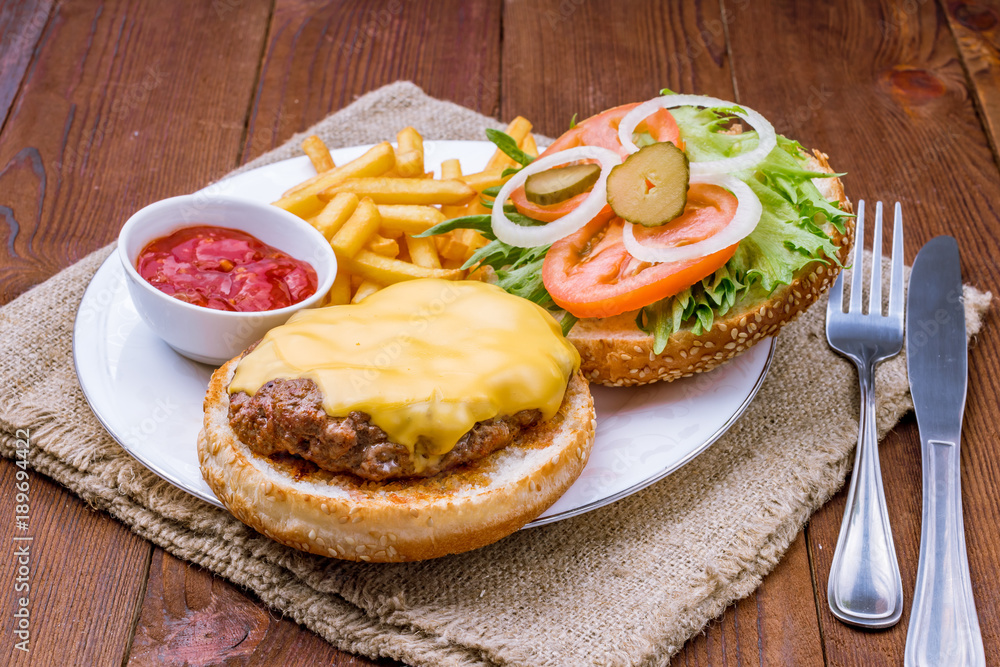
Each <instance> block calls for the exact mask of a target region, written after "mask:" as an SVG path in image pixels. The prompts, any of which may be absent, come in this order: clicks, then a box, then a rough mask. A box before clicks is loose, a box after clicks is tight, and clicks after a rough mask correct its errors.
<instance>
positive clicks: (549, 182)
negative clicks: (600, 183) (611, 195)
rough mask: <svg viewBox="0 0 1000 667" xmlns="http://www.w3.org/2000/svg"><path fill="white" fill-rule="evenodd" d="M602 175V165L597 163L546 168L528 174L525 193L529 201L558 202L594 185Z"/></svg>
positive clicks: (536, 202)
mask: <svg viewBox="0 0 1000 667" xmlns="http://www.w3.org/2000/svg"><path fill="white" fill-rule="evenodd" d="M600 175H601V167H600V165H596V164H574V165H570V166H569V167H555V168H554V169H546V170H545V171H540V172H538V173H537V174H532V175H531V176H528V178H527V180H526V181H525V182H524V194H525V196H526V197H527V198H528V201H530V202H531V203H533V204H538V205H539V206H548V205H550V204H558V203H559V202H564V201H566V200H567V199H570V198H571V197H575V196H577V195H578V194H580V193H581V192H586V191H587V190H589V189H590V188H592V187H594V183H596V182H597V179H598V178H599V177H600Z"/></svg>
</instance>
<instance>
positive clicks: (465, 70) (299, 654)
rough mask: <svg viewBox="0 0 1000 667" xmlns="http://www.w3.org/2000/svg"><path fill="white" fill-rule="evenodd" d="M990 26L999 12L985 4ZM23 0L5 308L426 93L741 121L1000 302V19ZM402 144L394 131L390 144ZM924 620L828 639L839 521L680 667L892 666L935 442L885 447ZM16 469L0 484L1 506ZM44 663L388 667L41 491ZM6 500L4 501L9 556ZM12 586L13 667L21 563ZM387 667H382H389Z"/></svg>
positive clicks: (974, 417) (542, 124)
mask: <svg viewBox="0 0 1000 667" xmlns="http://www.w3.org/2000/svg"><path fill="white" fill-rule="evenodd" d="M990 4H992V6H989V5H990ZM613 7H614V8H612V3H610V2H608V3H606V4H603V5H602V4H601V3H597V2H592V1H589V0H546V1H545V2H537V3H535V2H527V1H521V2H515V1H509V2H503V1H501V0H477V1H475V2H463V1H460V0H447V1H432V0H387V1H384V2H373V3H362V2H346V1H334V2H330V3H327V4H321V3H308V2H299V1H296V0H273V1H272V2H267V1H260V2H258V1H255V0H213V1H212V2H199V1H197V0H189V1H187V2H156V3H153V2H149V3H147V2H132V3H128V2H103V3H102V2H87V1H84V0H66V1H64V2H52V1H51V0H48V1H41V0H39V1H38V2H31V1H22V2H11V1H5V2H4V3H3V4H2V5H0V35H2V40H0V44H2V46H0V221H2V223H0V235H2V236H0V238H2V240H3V242H2V243H0V276H2V283H0V284H2V286H0V302H7V301H9V300H10V299H12V298H14V297H15V296H17V295H18V294H20V293H22V292H24V291H25V290H27V289H28V288H30V287H31V286H32V285H35V284H37V283H39V282H41V281H43V280H45V279H46V278H48V277H49V276H51V275H53V274H54V273H56V272H57V271H59V270H60V269H62V268H64V267H66V266H69V265H70V264H72V263H74V262H75V261H77V260H78V259H80V258H81V257H83V256H84V255H86V254H87V253H89V252H90V251H92V250H94V249H96V248H99V247H101V246H103V245H105V244H107V243H109V242H110V241H112V240H113V239H114V238H115V236H116V235H117V233H118V229H119V227H120V226H121V224H122V223H123V222H124V221H125V219H126V218H127V217H128V215H129V214H130V213H131V212H133V211H135V210H136V209H138V208H140V207H142V206H144V205H145V204H148V203H150V202H152V201H155V200H157V199H160V198H163V197H168V196H171V195H176V194H181V193H186V192H191V191H193V190H196V189H198V188H199V187H201V186H203V185H204V184H205V183H207V182H209V181H212V180H214V179H216V178H218V177H220V176H221V175H223V174H225V173H226V172H228V171H229V170H231V169H233V168H234V167H236V166H238V165H240V164H242V163H244V162H246V161H247V160H249V159H251V158H253V157H255V156H257V155H260V154H261V153H263V152H265V151H267V150H269V149H271V148H273V147H275V146H277V145H279V144H280V143H281V142H283V141H284V140H285V139H286V138H288V137H289V136H290V135H291V134H292V133H293V132H296V131H299V130H302V129H304V128H306V127H307V126H309V125H310V124H312V123H313V122H315V121H317V120H319V119H321V118H323V117H324V116H325V115H326V114H328V113H330V112H331V111H334V110H336V109H339V108H341V107H343V106H345V105H346V104H348V103H349V102H351V101H352V100H353V99H354V98H355V97H356V96H357V95H360V94H362V93H365V92H367V91H369V90H372V89H374V88H376V87H378V86H381V85H383V84H385V83H389V82H392V81H395V80H397V79H410V80H412V81H414V82H416V83H417V84H418V85H420V86H422V87H423V88H424V90H426V91H427V92H428V93H430V94H431V95H434V96H437V97H441V98H445V99H449V100H453V101H455V102H458V103H459V104H463V105H465V106H468V107H471V108H473V109H476V110H478V111H481V112H483V113H486V114H491V115H493V116H498V117H500V118H502V119H504V120H507V119H510V118H511V117H513V116H515V115H517V114H522V115H524V116H526V117H528V118H529V119H531V120H532V121H533V122H534V123H535V127H536V129H537V131H539V132H541V133H544V134H549V135H558V134H559V133H561V132H562V131H563V130H564V129H565V128H566V127H567V125H568V123H569V120H570V118H571V116H572V115H573V114H578V115H579V117H581V118H583V117H586V116H588V115H590V114H592V113H594V112H597V111H600V110H602V109H605V108H607V107H610V106H614V105H617V104H621V103H625V102H631V101H637V100H643V99H646V98H649V97H651V96H653V95H655V94H656V92H657V91H658V90H659V89H660V88H661V87H663V86H667V87H670V88H672V89H674V90H678V91H683V92H695V93H702V94H708V95H714V96H718V97H722V98H727V99H736V100H739V101H740V102H743V103H745V104H747V105H749V106H751V107H753V108H755V109H757V110H759V111H760V112H762V113H763V114H764V115H766V116H767V117H769V118H770V119H771V120H772V121H773V122H774V124H775V126H776V128H777V129H778V130H779V131H780V132H783V133H786V134H788V135H790V136H793V137H795V138H796V139H798V140H800V141H801V142H802V143H804V144H805V145H807V146H818V147H821V148H822V149H823V150H825V151H827V152H828V153H829V154H830V156H831V161H832V162H833V164H834V166H835V167H836V168H837V169H840V170H844V171H847V172H848V173H849V176H848V177H847V179H846V184H847V190H848V194H849V195H850V196H851V197H852V198H853V199H859V198H867V199H870V200H875V199H883V200H885V201H889V202H891V201H895V200H899V201H901V202H903V206H904V210H905V212H906V224H907V238H906V252H907V257H908V258H909V259H910V261H912V258H913V257H914V256H915V254H916V251H917V249H918V248H919V247H920V246H921V244H923V243H924V242H926V241H927V240H928V239H930V238H931V237H932V236H935V235H937V234H942V233H948V234H953V235H955V236H956V237H958V240H959V244H960V246H961V249H962V258H963V271H964V275H965V277H966V279H967V280H969V281H971V282H973V283H974V284H976V285H978V286H979V287H981V288H985V289H991V290H993V292H994V293H997V292H998V290H997V287H998V286H1000V269H998V262H997V258H1000V242H998V236H1000V224H998V221H997V209H998V205H1000V178H998V170H997V145H998V144H997V136H998V131H1000V70H998V69H997V68H998V67H1000V61H998V52H997V51H998V40H1000V28H998V20H1000V4H997V3H996V2H994V3H982V4H977V3H971V2H950V3H945V2H937V3H936V2H935V0H900V1H897V2H889V1H883V2H881V3H879V2H869V1H868V0H853V1H845V2H842V3H839V4H838V5H837V6H836V7H835V6H832V5H831V6H827V5H826V4H825V3H814V2H810V1H808V0H801V1H798V2H796V1H793V0H786V1H782V2H779V1H777V0H775V1H762V0H753V1H750V0H721V2H717V1H715V0H712V1H711V2H701V3H699V2H687V3H684V4H683V5H681V6H675V3H669V6H668V3H654V2H637V1H631V0H630V1H627V2H626V1H621V0H619V1H617V2H615V3H613ZM395 129H398V128H386V131H387V132H389V131H393V132H394V131H395ZM995 319H996V318H995V317H994V316H992V315H990V316H989V317H988V322H987V327H986V331H985V333H984V334H983V335H982V336H980V338H979V340H978V341H977V343H976V344H975V345H973V348H972V350H971V363H970V378H969V379H970V387H969V405H968V410H967V412H966V427H965V446H964V447H963V452H962V454H963V459H962V462H963V470H962V474H963V491H964V502H965V512H966V527H967V531H968V532H967V540H968V550H969V555H970V561H971V569H972V580H973V582H974V586H975V595H976V600H977V603H978V608H979V618H980V622H981V623H982V630H983V636H984V641H985V644H986V650H987V654H988V656H990V657H989V658H988V662H990V663H997V662H1000V613H998V612H1000V608H998V607H1000V587H998V586H997V579H996V573H997V571H998V570H1000V539H998V530H997V526H998V525H1000V502H998V500H997V498H998V495H1000V464H998V463H997V459H996V457H995V456H994V455H993V448H994V447H995V446H996V441H997V423H1000V380H998V378H1000V363H998V359H1000V357H998V356H997V355H996V354H995V352H994V350H995V349H996V348H997V347H998V346H1000V327H998V326H997V325H998V323H997V322H996V321H995ZM882 465H883V475H884V477H885V482H886V488H887V495H888V504H889V513H890V516H891V518H892V524H893V531H894V534H895V538H896V546H897V549H898V554H899V560H900V566H901V570H902V574H903V586H904V590H905V591H906V596H907V607H906V610H905V612H906V613H904V616H903V619H902V621H901V622H900V623H899V625H897V626H896V627H895V628H893V629H891V630H887V631H883V632H860V631H857V630H853V629H850V628H848V627H846V626H844V625H842V624H840V623H839V622H837V621H836V620H835V619H834V618H833V616H832V615H831V614H830V612H829V610H828V608H827V603H826V582H827V577H828V573H829V568H830V561H831V557H832V555H833V546H834V544H835V543H836V539H837V533H838V529H839V526H840V520H841V516H842V513H843V510H844V496H845V494H844V493H843V492H842V493H840V494H838V495H837V496H835V497H834V498H833V499H832V500H831V501H830V502H829V503H827V504H826V506H825V507H823V509H821V510H820V511H819V512H818V513H817V514H816V515H815V517H814V518H813V519H812V521H811V522H810V524H809V526H808V527H807V528H806V530H805V531H804V533H802V534H800V535H799V536H798V538H797V539H796V540H795V542H794V543H793V544H792V547H791V548H790V549H789V551H788V553H787V554H786V555H785V557H784V558H783V560H782V561H781V562H780V563H779V564H778V566H777V567H776V568H775V570H774V572H773V573H772V574H771V575H770V576H768V577H767V578H766V579H765V581H764V583H763V585H762V586H761V587H760V588H759V589H758V590H757V591H756V592H755V593H754V594H753V595H751V596H750V597H748V598H746V599H745V600H742V601H740V602H738V603H737V604H735V605H733V606H732V607H730V608H729V609H728V610H726V612H725V614H723V616H721V617H720V618H719V619H718V620H716V621H713V622H712V623H711V624H710V625H709V626H708V628H707V629H706V631H705V633H704V634H702V635H699V636H698V637H696V638H695V639H693V640H692V641H690V642H689V643H688V644H687V646H685V647H684V650H683V651H682V652H681V653H680V654H679V655H678V656H677V658H676V659H675V664H683V665H705V664H712V665H733V664H737V665H743V664H755V665H756V664H796V665H817V664H824V663H826V664H831V665H847V664H858V665H871V664H901V663H902V656H903V646H904V638H905V632H906V625H907V621H908V612H909V601H910V599H911V598H912V590H913V585H914V578H915V574H916V566H917V553H918V549H919V534H920V493H921V490H920V474H921V469H920V460H919V443H918V438H917V429H916V425H915V423H914V421H913V419H912V417H910V418H907V419H905V420H904V422H903V423H902V424H901V425H900V426H899V427H898V428H896V429H895V430H894V431H893V432H892V433H891V434H890V435H889V437H888V438H887V439H886V440H885V442H884V444H883V446H882ZM14 470H15V469H14V467H13V466H12V464H11V463H10V462H7V461H3V462H2V463H0V477H2V486H0V488H2V489H5V491H4V497H5V498H7V497H11V496H12V491H11V489H12V488H13V486H12V485H13V474H14ZM31 489H32V494H33V497H32V508H33V515H34V516H33V521H34V524H33V530H34V532H35V546H36V550H37V560H36V561H35V563H34V565H35V570H34V573H33V581H32V584H33V591H32V593H33V595H32V607H31V613H32V618H33V625H32V630H33V633H34V640H33V642H32V645H31V649H32V650H31V653H30V656H29V660H27V661H30V662H34V663H36V664H45V665H48V664H59V663H67V662H68V663H71V664H101V665H104V664H119V663H125V662H128V663H130V664H131V663H135V664H181V663H188V664H210V663H211V664H217V663H220V662H225V663H227V664H230V663H231V664H292V663H296V664H312V663H321V662H325V663H333V664H337V665H368V664H375V663H370V662H369V661H367V660H365V659H363V658H357V657H353V656H350V655H348V654H345V653H341V652H338V651H336V650H334V649H333V648H332V647H330V646H329V645H328V644H327V643H326V642H325V641H323V640H322V639H320V638H319V637H318V636H316V635H314V634H312V633H311V632H309V631H308V630H305V629H302V628H300V627H299V626H297V625H296V624H294V623H292V622H290V621H288V620H282V619H279V618H277V616H276V614H275V613H274V612H271V611H269V610H268V609H266V608H265V607H263V606H262V605H261V604H260V602H258V601H257V600H255V599H253V598H252V597H248V596H247V595H245V594H244V593H242V592H241V591H239V590H237V589H236V588H234V587H233V586H231V585H229V584H228V583H226V582H225V581H223V580H221V579H219V578H216V577H214V576H212V575H211V574H209V573H207V572H205V571H202V570H200V569H198V568H197V567H193V566H190V565H188V564H186V563H184V562H181V561H178V560H176V559H174V558H173V557H171V556H169V555H167V554H165V553H164V552H163V551H161V550H160V549H159V548H156V547H154V546H152V545H151V544H149V543H147V542H145V541H144V540H142V539H140V538H139V537H137V536H135V535H134V534H132V533H131V532H129V531H128V530H127V529H125V528H123V527H122V526H121V525H120V524H119V523H118V522H116V521H115V520H113V519H111V518H109V517H108V516H107V515H105V514H103V513H97V512H94V511H92V510H90V509H89V508H88V507H87V506H86V505H85V504H84V503H82V502H81V501H80V500H78V499H77V498H76V497H75V496H74V495H73V494H71V493H69V492H68V491H66V490H64V489H63V488H61V487H59V486H57V485H55V484H53V483H51V482H48V481H47V480H45V479H43V478H40V477H34V478H33V480H32V487H31ZM13 508H14V503H13V502H3V503H0V526H2V528H0V531H3V534H4V535H6V537H4V538H3V539H4V542H5V543H6V544H11V542H10V537H9V536H10V531H11V530H12V527H13V516H12V515H13V511H14V510H13ZM5 549H7V551H6V552H5V553H7V555H6V556H5V557H4V558H3V565H2V566H0V582H2V583H3V587H2V589H0V597H2V599H3V603H2V606H0V609H3V610H4V611H3V618H4V621H3V636H4V637H5V638H6V645H5V646H4V647H3V649H2V655H3V656H7V655H13V658H14V663H15V664H25V663H26V662H27V661H26V659H25V657H24V655H23V654H21V652H20V651H14V650H13V649H12V645H13V643H14V639H13V638H12V635H11V625H12V624H11V617H10V616H9V614H10V613H12V610H13V608H14V597H15V594H14V592H13V584H12V579H13V570H14V565H13V559H12V558H11V557H10V555H9V554H10V548H9V547H5ZM378 664H391V663H386V662H383V663H378Z"/></svg>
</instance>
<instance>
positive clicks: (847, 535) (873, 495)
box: [827, 361, 903, 628]
mask: <svg viewBox="0 0 1000 667" xmlns="http://www.w3.org/2000/svg"><path fill="white" fill-rule="evenodd" d="M858 378H859V381H860V383H861V418H860V425H859V426H860V428H859V430H858V446H857V452H856V453H855V458H854V472H853V474H852V475H851V488H850V491H849V492H848V494H847V508H846V509H845V511H844V520H843V522H842V523H841V525H840V537H839V538H838V539H837V548H836V550H835V552H834V555H833V565H832V566H831V569H830V581H829V585H828V587H827V600H828V602H829V605H830V610H831V611H832V612H833V614H834V616H836V617H837V618H839V619H840V620H841V621H843V622H845V623H850V624H852V625H859V626H862V627H868V628H872V627H875V628H887V627H890V626H892V625H895V624H896V623H897V622H898V621H899V618H900V616H901V615H902V613H903V582H902V579H901V578H900V576H899V564H898V563H897V562H896V548H895V546H894V544H893V541H892V529H891V528H890V527H889V514H888V512H887V511H886V507H885V492H884V491H883V489H882V471H881V469H880V467H879V458H878V432H877V430H876V425H875V365H874V363H872V362H870V361H869V362H868V363H858Z"/></svg>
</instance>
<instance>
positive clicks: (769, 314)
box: [767, 308, 774, 317]
mask: <svg viewBox="0 0 1000 667" xmlns="http://www.w3.org/2000/svg"><path fill="white" fill-rule="evenodd" d="M767 316H768V317H774V311H773V310H771V309H770V308H768V309H767Z"/></svg>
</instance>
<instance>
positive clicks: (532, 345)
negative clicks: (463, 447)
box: [229, 279, 580, 468]
mask: <svg viewBox="0 0 1000 667" xmlns="http://www.w3.org/2000/svg"><path fill="white" fill-rule="evenodd" d="M579 366H580V355H579V353H578V352H577V351H576V348H574V347H573V345H572V344H570V343H569V341H567V340H566V339H565V338H564V337H563V335H562V333H561V331H560V328H559V325H558V324H557V323H556V321H555V319H554V318H553V317H552V316H551V315H549V314H548V313H547V312H546V311H545V310H544V309H543V308H541V307H539V306H537V305H535V304H534V303H531V302H530V301H527V300H525V299H521V298H519V297H516V296H512V295H510V294H508V293H506V292H504V291H503V290H502V289H500V288H499V287H496V286H494V285H488V284H485V283H481V282H475V281H461V282H454V281H446V280H431V279H427V280H413V281H408V282H403V283H398V284H396V285H391V286H389V287H387V288H385V289H383V290H381V291H379V292H376V293H375V294H373V295H371V296H369V297H368V298H366V299H365V300H364V301H362V302H361V303H358V304H355V305H348V306H331V307H327V308H318V309H312V310H302V311H300V312H298V313H296V314H295V315H294V316H293V317H292V318H291V319H290V320H289V321H288V322H287V323H286V324H284V325H282V326H280V327H277V328H275V329H272V330H271V331H269V332H268V333H267V335H265V336H264V339H263V340H262V341H261V343H260V344H259V345H258V346H257V347H256V348H255V349H254V350H253V351H252V352H251V353H250V354H248V355H246V356H245V357H244V358H243V359H242V360H241V361H240V363H239V364H238V366H237V368H236V374H235V376H234V377H233V380H232V382H231V383H230V385H229V393H231V394H232V393H235V392H240V391H243V392H246V393H247V394H251V395H252V394H254V393H256V392H257V390H258V389H260V388H261V387H262V386H263V385H264V384H265V383H267V382H269V381H270V380H275V379H279V378H280V379H292V378H308V379H310V380H312V381H313V382H315V383H316V384H317V385H318V387H319V388H320V390H321V391H322V392H323V397H324V398H323V408H324V410H325V411H326V413H327V414H329V415H330V416H332V417H346V416H347V415H348V414H349V413H351V412H352V411H354V410H359V411H362V412H365V413H367V414H368V415H370V416H371V421H372V423H374V424H375V425H377V426H378V427H380V428H381V429H382V430H383V431H385V432H386V434H388V436H389V438H390V439H391V440H392V441H394V442H397V443H400V444H402V445H404V446H405V447H407V448H408V449H409V450H410V452H411V454H414V460H415V463H416V464H417V466H418V468H419V467H422V466H421V463H422V462H425V461H426V460H429V459H436V458H438V457H440V456H441V455H443V454H445V453H447V452H449V451H450V450H451V449H452V448H454V446H455V444H456V443H457V442H458V440H459V438H461V437H462V436H463V435H464V434H465V433H467V432H468V431H469V430H470V429H471V428H472V427H473V425H474V424H475V423H476V422H479V421H483V420H486V419H491V418H493V417H496V416H498V415H512V414H514V413H516V412H519V411H521V410H532V409H538V410H540V411H541V412H542V416H543V418H544V419H551V418H552V417H553V416H554V415H555V414H556V412H557V411H558V409H559V406H560V404H561V403H562V400H563V394H564V393H565V390H566V384H567V382H568V380H569V378H570V376H571V375H572V374H573V373H574V372H575V371H576V369H578V368H579Z"/></svg>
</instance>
